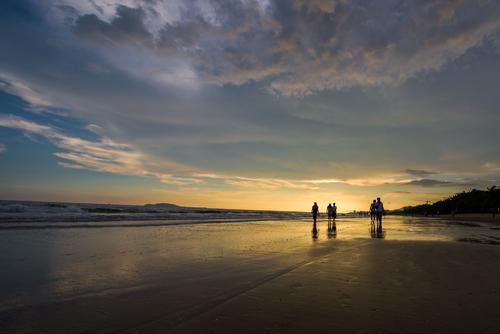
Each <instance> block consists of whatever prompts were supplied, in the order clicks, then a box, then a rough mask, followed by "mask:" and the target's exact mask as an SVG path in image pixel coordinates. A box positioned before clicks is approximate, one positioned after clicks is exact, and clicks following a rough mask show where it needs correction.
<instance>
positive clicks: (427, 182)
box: [404, 179, 474, 187]
mask: <svg viewBox="0 0 500 334" xmlns="http://www.w3.org/2000/svg"><path fill="white" fill-rule="evenodd" d="M404 185H409V186H419V187H471V186H474V184H471V183H456V182H449V181H440V180H433V179H421V180H413V181H410V182H407V183H404Z"/></svg>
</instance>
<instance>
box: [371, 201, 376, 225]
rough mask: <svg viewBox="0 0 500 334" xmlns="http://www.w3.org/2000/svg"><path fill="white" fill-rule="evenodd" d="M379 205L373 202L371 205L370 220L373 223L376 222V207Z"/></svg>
mask: <svg viewBox="0 0 500 334" xmlns="http://www.w3.org/2000/svg"><path fill="white" fill-rule="evenodd" d="M376 205H377V201H376V200H373V202H372V203H371V204H370V219H371V220H372V223H373V222H374V221H375V216H376V210H375V207H376Z"/></svg>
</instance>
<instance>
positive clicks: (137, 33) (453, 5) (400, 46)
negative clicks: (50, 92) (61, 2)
mask: <svg viewBox="0 0 500 334" xmlns="http://www.w3.org/2000/svg"><path fill="white" fill-rule="evenodd" d="M138 4H139V5H138V7H137V8H128V7H124V6H117V8H116V15H115V16H114V17H113V18H112V19H111V21H109V22H106V21H105V20H104V19H100V18H98V16H97V15H95V14H92V15H89V14H87V15H84V16H81V17H80V18H79V19H78V20H77V21H76V23H75V27H74V31H75V32H76V33H77V34H78V35H79V36H83V37H85V38H87V39H92V40H97V41H101V42H105V43H109V42H110V41H112V42H115V43H119V44H122V43H134V44H136V43H139V44H144V45H149V46H150V47H151V49H153V50H154V52H156V53H157V54H159V55H160V56H162V57H178V58H181V59H184V60H185V61H186V62H188V63H189V64H190V66H192V67H193V69H194V71H195V73H196V74H197V75H198V76H199V77H200V78H201V79H202V80H204V81H205V82H206V83H215V84H227V83H230V84H242V83H246V82H249V81H255V80H257V81H258V80H263V79H266V80H268V81H269V87H270V89H271V90H273V91H275V92H279V93H280V94H284V95H305V94H309V93H312V92H315V91H321V90H326V89H341V88H345V87H352V86H358V85H359V86H376V85H383V84H390V83H400V82H403V81H405V80H407V79H408V78H411V77H413V76H415V75H417V74H418V73H421V72H425V71H431V70H437V69H440V68H441V67H442V66H443V65H445V64H446V63H448V62H449V61H451V60H453V59H456V58H458V57H460V56H461V55H463V54H464V53H465V52H466V51H467V50H468V49H470V48H472V47H475V46H478V45H480V44H481V43H483V41H484V39H485V38H486V37H489V36H491V35H492V34H494V33H495V32H497V31H498V29H499V27H500V19H499V18H500V4H498V3H497V2H493V1H478V2H471V1H462V0H460V1H443V0H426V1H410V0H406V1H399V0H398V1H395V0H392V1H368V0H365V1H347V0H337V1H322V0H315V1H304V0H295V1H270V4H269V6H267V7H265V8H263V7H262V5H259V3H258V2H257V1H221V0H211V1H207V2H204V6H203V7H200V4H199V3H198V2H191V1H187V2H186V3H184V4H183V7H182V10H181V15H180V17H178V18H177V20H172V21H170V22H161V19H158V17H160V18H161V15H159V14H158V12H157V9H155V8H156V7H152V5H151V4H150V3H149V2H142V3H141V2H138ZM97 8H99V7H97ZM207 8H209V9H210V10H208V9H207ZM207 11H208V14H207ZM151 13H156V14H154V15H153V14H151ZM154 20H156V21H158V20H160V21H159V22H157V23H156V26H158V25H161V26H162V27H163V28H162V29H159V30H158V29H157V30H158V32H157V35H158V36H157V38H153V37H152V36H151V31H152V30H154V29H152V28H150V29H149V30H148V27H147V26H146V23H145V22H150V21H154Z"/></svg>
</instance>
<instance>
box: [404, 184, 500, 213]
mask: <svg viewBox="0 0 500 334" xmlns="http://www.w3.org/2000/svg"><path fill="white" fill-rule="evenodd" d="M499 210H500V188H499V187H497V186H492V187H490V188H488V189H487V190H477V189H472V190H471V191H467V192H465V191H463V192H461V193H458V194H455V195H453V196H451V197H449V198H447V199H444V200H441V201H437V202H435V203H433V204H422V205H417V206H409V207H405V208H403V209H402V211H403V212H404V213H405V214H417V215H418V214H422V215H424V214H432V215H434V214H451V213H453V212H454V213H493V212H496V213H499Z"/></svg>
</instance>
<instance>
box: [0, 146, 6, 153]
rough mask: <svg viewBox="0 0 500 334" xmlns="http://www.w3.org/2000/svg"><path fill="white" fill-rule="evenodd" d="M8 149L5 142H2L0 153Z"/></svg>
mask: <svg viewBox="0 0 500 334" xmlns="http://www.w3.org/2000/svg"><path fill="white" fill-rule="evenodd" d="M6 150H7V148H6V147H5V145H4V144H0V153H3V152H5V151H6Z"/></svg>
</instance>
